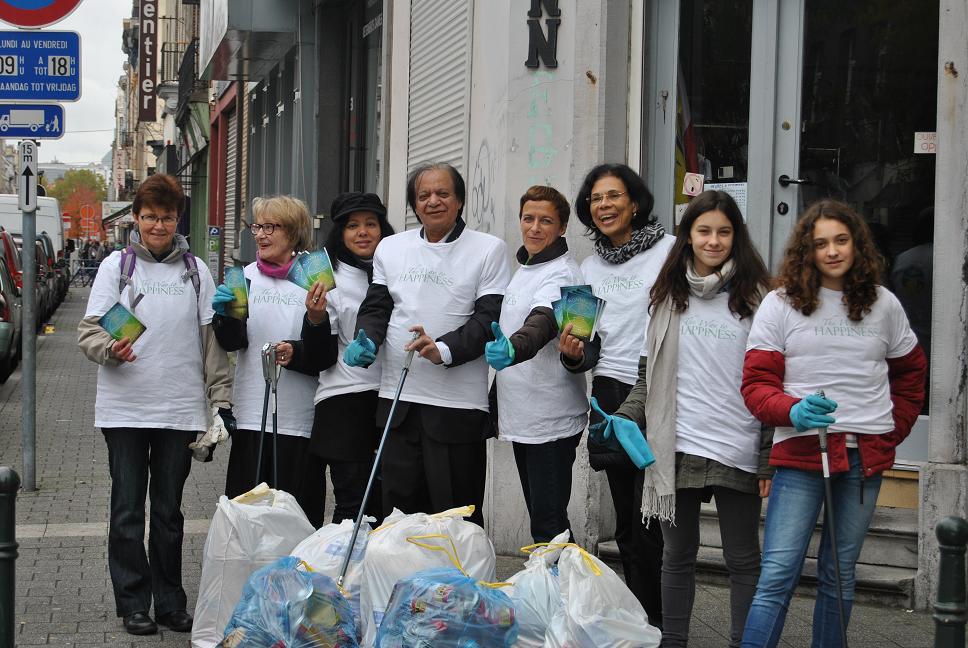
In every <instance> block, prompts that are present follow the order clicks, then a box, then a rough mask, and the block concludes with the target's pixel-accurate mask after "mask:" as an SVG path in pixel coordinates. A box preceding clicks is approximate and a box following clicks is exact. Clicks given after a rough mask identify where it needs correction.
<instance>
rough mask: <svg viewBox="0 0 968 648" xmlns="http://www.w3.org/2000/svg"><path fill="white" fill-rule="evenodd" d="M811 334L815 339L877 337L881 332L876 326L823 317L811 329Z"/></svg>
mask: <svg viewBox="0 0 968 648" xmlns="http://www.w3.org/2000/svg"><path fill="white" fill-rule="evenodd" d="M813 334H814V335H815V336H817V337H831V336H833V337H878V336H879V335H880V334H881V331H880V329H879V328H877V327H876V326H866V325H864V324H863V322H852V321H850V320H849V319H847V318H846V317H825V318H824V319H823V321H821V323H820V326H814V327H813Z"/></svg>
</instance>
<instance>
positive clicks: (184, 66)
mask: <svg viewBox="0 0 968 648" xmlns="http://www.w3.org/2000/svg"><path fill="white" fill-rule="evenodd" d="M207 87H208V85H207V84H206V83H203V82H202V81H200V80H199V78H198V39H197V38H193V39H192V40H191V42H190V43H189V44H188V47H186V48H185V54H184V56H182V60H181V65H180V66H179V67H178V112H177V114H178V116H179V119H180V118H181V115H183V114H184V111H185V108H186V107H187V106H188V102H189V101H191V100H192V96H193V95H194V94H195V92H196V91H197V90H200V89H203V88H207Z"/></svg>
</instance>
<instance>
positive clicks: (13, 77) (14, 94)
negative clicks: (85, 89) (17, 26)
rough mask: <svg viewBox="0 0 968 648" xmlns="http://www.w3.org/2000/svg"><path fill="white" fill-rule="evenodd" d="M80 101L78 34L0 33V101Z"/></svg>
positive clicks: (52, 32)
mask: <svg viewBox="0 0 968 648" xmlns="http://www.w3.org/2000/svg"><path fill="white" fill-rule="evenodd" d="M0 1H2V0H0ZM80 98H81V37H80V35H79V34H78V33H77V32H72V31H42V32H24V31H0V101H77V100H78V99H80Z"/></svg>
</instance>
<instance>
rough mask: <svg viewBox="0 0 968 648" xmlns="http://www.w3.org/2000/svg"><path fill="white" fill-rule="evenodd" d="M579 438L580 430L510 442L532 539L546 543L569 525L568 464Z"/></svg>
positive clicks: (569, 477) (573, 454)
mask: <svg viewBox="0 0 968 648" xmlns="http://www.w3.org/2000/svg"><path fill="white" fill-rule="evenodd" d="M579 441H581V432H579V433H578V434H575V435H572V436H570V437H566V438H564V439H557V440H555V441H548V442H547V443H518V442H517V441H514V442H513V443H512V446H513V447H514V462H515V463H516V464H517V466H518V477H519V478H520V479H521V489H522V490H523V491H524V503H525V505H526V506H527V507H528V515H529V516H530V517H531V538H532V539H533V540H534V541H535V542H548V541H549V540H551V539H552V538H554V537H555V536H556V535H558V534H559V533H561V532H562V531H564V530H565V529H570V528H571V523H570V522H569V521H568V501H569V500H570V499H571V467H572V465H573V464H574V463H575V449H576V448H577V447H578V442H579Z"/></svg>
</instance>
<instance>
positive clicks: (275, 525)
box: [192, 484, 313, 648]
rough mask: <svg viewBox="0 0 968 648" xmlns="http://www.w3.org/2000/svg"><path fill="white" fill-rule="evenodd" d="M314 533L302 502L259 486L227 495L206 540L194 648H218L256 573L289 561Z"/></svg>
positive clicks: (193, 631)
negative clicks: (236, 607)
mask: <svg viewBox="0 0 968 648" xmlns="http://www.w3.org/2000/svg"><path fill="white" fill-rule="evenodd" d="M312 532H313V525H312V524H310V522H309V520H307V519H306V514H305V513H303V511H302V509H301V508H300V507H299V504H297V503H296V499H295V498H294V497H293V496H292V495H290V494H289V493H286V492H284V491H280V490H273V489H271V488H269V487H268V486H267V485H266V484H259V485H258V486H256V487H255V488H253V489H252V490H251V491H249V492H248V493H243V494H242V495H239V496H238V497H236V498H235V499H231V500H230V499H229V498H227V497H225V496H224V495H223V496H222V497H220V498H219V501H218V508H216V509H215V515H214V516H213V517H212V523H211V525H210V526H209V529H208V536H207V537H206V538H205V548H204V550H203V551H202V577H201V580H200V581H199V584H198V602H197V603H196V604H195V622H194V624H193V625H192V648H212V647H213V646H215V645H216V644H218V643H219V642H221V641H222V635H223V633H224V632H225V626H226V624H227V623H228V622H229V619H230V618H231V616H232V611H233V610H234V609H235V605H236V604H237V603H238V602H239V599H240V598H241V597H242V588H243V586H244V585H245V582H246V580H248V578H249V576H250V575H251V574H252V572H254V571H256V570H257V569H259V568H260V567H264V566H265V565H268V564H269V563H272V562H275V561H276V560H278V559H279V558H282V557H283V556H288V555H289V552H290V551H292V549H293V547H295V546H296V545H297V544H299V542H300V541H302V540H303V539H304V538H306V536H308V535H309V534H311V533H312Z"/></svg>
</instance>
